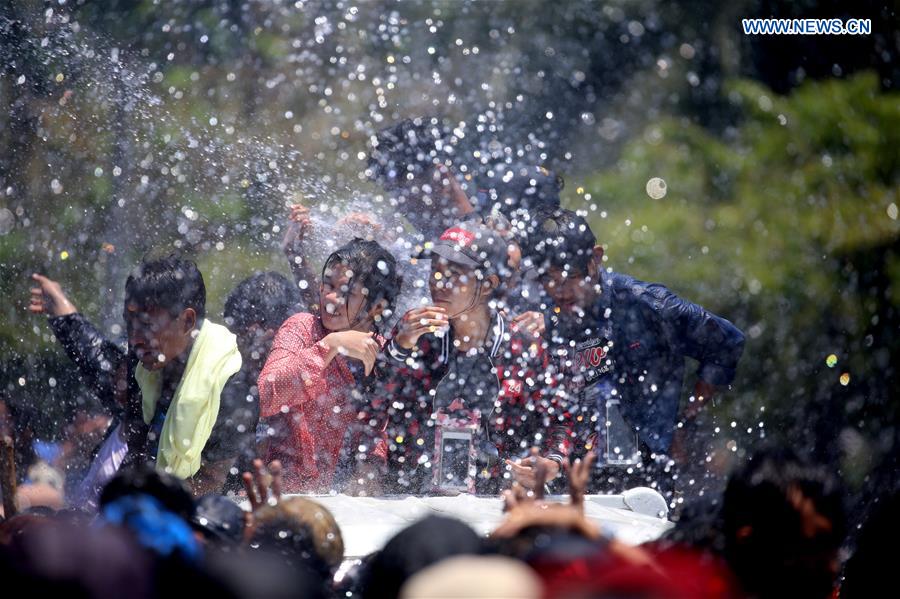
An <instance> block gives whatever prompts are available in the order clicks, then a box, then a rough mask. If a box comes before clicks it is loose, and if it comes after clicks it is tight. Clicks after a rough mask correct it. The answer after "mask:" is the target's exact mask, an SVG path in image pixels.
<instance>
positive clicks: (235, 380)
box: [0, 119, 877, 597]
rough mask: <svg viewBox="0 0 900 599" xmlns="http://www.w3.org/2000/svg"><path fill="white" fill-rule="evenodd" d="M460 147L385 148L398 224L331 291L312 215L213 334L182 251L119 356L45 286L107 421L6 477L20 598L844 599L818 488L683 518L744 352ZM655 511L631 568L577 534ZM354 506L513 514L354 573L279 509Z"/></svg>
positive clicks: (530, 179)
mask: <svg viewBox="0 0 900 599" xmlns="http://www.w3.org/2000/svg"><path fill="white" fill-rule="evenodd" d="M445 152H446V146H445V145H444V144H443V143H442V141H441V131H440V123H439V121H437V120H433V119H416V120H410V121H404V122H401V123H399V124H397V125H395V126H393V127H391V128H388V129H386V130H384V131H381V132H380V133H379V134H378V135H377V136H376V138H375V140H374V141H373V144H372V148H371V152H370V161H369V167H368V169H367V174H368V175H369V176H370V177H371V178H372V179H373V180H374V181H377V182H378V183H380V184H381V185H382V186H383V188H384V190H385V192H386V193H387V195H388V196H389V197H390V204H391V207H392V211H393V213H392V214H391V215H390V218H389V219H385V217H384V216H383V215H375V214H368V213H354V214H351V215H349V216H348V217H346V218H345V219H344V223H345V224H347V225H348V229H349V230H351V231H353V232H355V233H356V235H355V236H353V238H352V239H350V240H349V241H347V242H346V243H344V244H342V245H340V247H338V248H337V249H336V250H335V251H334V252H332V253H331V254H330V255H329V256H328V257H327V259H326V260H325V262H324V265H323V266H322V268H321V271H319V272H317V270H318V269H316V268H314V265H313V262H314V261H313V260H312V259H311V256H312V254H313V252H312V251H311V248H310V239H311V238H312V235H311V229H312V228H313V219H312V218H311V215H310V210H309V207H307V206H303V205H299V204H297V205H294V206H292V207H291V209H290V214H289V216H288V217H287V218H288V221H289V226H288V228H287V234H286V236H285V239H284V242H283V246H282V247H283V250H284V252H285V254H286V256H287V259H288V264H289V265H290V270H291V273H292V274H293V277H294V281H290V280H289V279H287V278H286V277H284V276H283V275H281V274H278V273H275V272H264V273H259V274H256V275H253V276H251V277H249V278H247V279H245V280H244V281H242V282H240V283H239V284H238V285H237V286H236V287H235V288H234V290H233V291H232V292H231V293H230V294H229V295H228V297H227V300H226V301H225V308H224V312H223V314H222V318H221V320H220V322H221V324H220V323H219V322H215V321H216V320H218V319H217V318H216V317H214V316H210V315H207V313H206V286H205V283H204V277H203V275H202V273H201V272H200V271H199V269H198V268H197V266H196V264H195V262H194V261H192V260H191V259H190V258H188V257H186V256H183V255H179V254H172V253H166V252H162V253H158V252H156V253H151V254H148V255H147V256H145V257H144V259H142V260H141V262H140V263H139V264H138V265H137V266H136V267H135V268H134V269H133V271H132V272H131V273H130V275H129V276H128V279H127V281H126V283H125V301H124V305H123V312H122V315H123V319H124V322H125V331H126V336H125V339H123V340H121V341H119V340H116V339H110V338H108V337H107V336H105V335H104V334H103V332H102V331H101V330H100V329H99V328H98V327H96V326H95V325H94V324H92V323H91V322H90V320H89V319H88V318H87V317H86V316H85V315H84V314H83V313H81V312H79V310H78V309H77V307H76V306H75V305H74V304H73V303H72V301H71V300H70V299H69V298H68V297H67V295H66V293H65V292H64V290H63V287H62V285H61V284H60V283H59V282H56V281H54V280H51V279H49V278H47V277H46V276H44V275H41V274H35V275H34V277H33V278H34V288H33V289H32V291H31V304H30V309H31V311H32V312H34V313H37V314H44V315H46V316H48V322H49V326H50V329H51V330H52V333H53V335H54V336H55V338H56V339H57V340H58V341H59V343H60V344H61V346H62V347H63V349H64V350H65V352H66V354H67V355H68V356H69V357H70V358H71V361H72V363H73V365H74V367H75V368H76V369H77V371H78V376H79V381H80V382H81V383H82V384H83V385H84V386H85V387H86V388H88V389H89V390H90V391H91V393H92V394H93V395H94V396H96V397H97V399H98V400H99V401H100V402H101V403H102V405H103V410H102V411H101V413H98V414H92V415H91V417H84V418H82V419H81V420H80V421H77V422H76V423H75V427H74V429H73V435H72V436H73V438H77V439H78V443H79V444H80V446H81V447H82V448H85V447H86V448H87V449H82V451H81V452H80V455H81V459H78V460H71V461H70V465H72V466H71V467H69V468H66V471H65V472H62V473H60V472H58V471H54V469H53V468H52V467H50V466H48V465H47V464H46V463H42V464H43V466H45V468H44V469H43V470H40V469H35V468H29V469H28V470H27V473H19V474H18V475H17V474H16V473H15V472H12V473H10V472H7V471H6V470H8V469H4V473H3V477H2V479H0V481H2V483H3V487H2V488H3V493H4V506H5V507H6V510H7V511H6V516H7V520H6V521H5V522H3V524H2V525H0V529H2V534H0V546H2V554H0V569H3V570H4V572H5V574H6V575H7V577H8V579H10V580H13V579H15V580H18V581H21V582H23V583H25V584H27V585H31V586H32V587H33V588H38V589H46V590H48V591H50V590H51V589H52V590H54V591H59V592H72V591H77V592H80V593H82V594H83V595H84V596H90V597H95V596H96V597H106V596H116V595H118V594H122V592H123V591H122V590H123V589H127V591H128V593H129V594H130V595H134V594H138V595H141V594H143V595H146V596H157V595H159V596H162V594H164V593H170V592H172V591H175V592H182V591H183V590H187V589H194V588H196V589H197V591H199V590H200V589H202V588H215V589H216V590H217V591H220V592H222V593H225V594H226V595H227V594H232V595H234V596H238V597H244V596H246V597H269V596H271V597H282V596H284V597H288V596H291V597H294V596H298V597H299V596H310V597H316V596H332V595H334V596H337V595H339V594H343V595H344V596H353V594H360V595H362V596H369V597H381V596H384V597H400V596H403V597H419V596H421V597H438V596H440V597H449V596H473V597H475V596H481V597H488V596H510V597H512V596H515V597H520V596H521V597H530V596H535V597H537V596H552V597H587V596H603V597H606V596H610V597H613V596H614V597H705V596H709V597H731V596H766V597H775V596H802V597H826V596H829V594H830V593H831V592H832V590H833V589H834V588H835V581H836V575H837V563H838V561H837V560H838V555H837V550H838V548H839V547H840V545H841V543H842V542H843V540H844V530H843V526H844V525H843V514H842V512H841V501H840V492H839V489H838V487H837V485H836V483H835V481H834V479H833V478H832V477H830V476H828V475H826V474H824V473H823V472H822V471H821V470H820V469H817V468H815V467H814V466H811V465H809V464H806V463H804V462H803V461H802V460H801V459H800V458H797V457H796V456H792V455H785V454H777V453H772V452H770V453H765V454H759V455H757V456H755V457H754V459H752V460H750V461H749V462H748V464H747V465H746V466H745V467H744V469H743V470H738V471H737V472H735V473H734V474H733V475H732V478H731V479H730V481H729V482H728V486H727V488H726V490H725V494H724V498H723V499H722V501H721V502H718V503H716V504H715V505H713V506H710V505H708V504H707V503H706V498H707V497H708V495H707V496H706V497H702V498H701V497H700V496H697V497H695V498H692V500H691V501H687V502H686V503H685V504H684V505H680V501H681V500H682V499H683V498H684V497H685V493H686V491H685V488H684V486H683V484H682V483H681V482H680V480H683V479H685V478H687V477H682V478H681V479H679V476H678V473H679V472H680V471H682V470H684V469H690V468H691V466H692V464H691V462H692V461H695V460H697V456H696V455H694V454H691V453H690V452H688V451H686V447H687V446H689V445H691V444H692V443H693V444H694V445H695V446H696V445H697V444H698V440H697V439H692V438H689V436H688V435H690V434H693V433H695V434H699V435H701V436H702V435H703V432H702V430H701V429H699V428H698V427H696V426H692V423H693V422H694V421H695V420H696V419H697V418H698V416H699V415H700V414H702V413H703V412H704V410H706V407H707V406H708V405H709V404H710V403H711V402H712V401H713V400H714V399H715V398H716V397H717V395H719V393H720V391H721V390H723V389H727V387H728V385H729V384H730V383H731V382H732V380H733V379H734V376H735V370H736V368H737V365H738V362H739V360H740V357H741V354H742V351H743V345H744V336H743V334H742V333H741V331H740V330H739V329H738V328H737V327H735V326H734V325H733V324H732V323H730V322H729V321H728V320H726V319H724V318H722V317H720V316H717V315H715V314H713V313H711V312H709V311H708V310H706V309H704V308H702V307H701V306H699V305H697V304H694V303H691V302H689V301H687V300H685V299H682V298H680V297H678V296H677V295H675V294H674V293H673V292H671V291H670V290H669V289H667V288H666V287H664V286H662V285H659V284H649V283H645V282H642V281H639V280H636V279H634V278H632V277H629V276H627V275H624V274H621V273H617V272H613V271H612V270H611V269H609V268H606V267H605V266H604V256H603V250H602V246H601V245H600V244H598V240H597V238H596V237H595V235H594V233H593V232H592V230H591V228H590V226H589V225H588V223H587V221H586V220H585V219H584V217H583V216H581V215H580V214H579V213H577V212H573V211H571V210H567V209H565V208H563V207H562V206H561V205H560V191H561V189H562V187H563V182H562V179H561V178H560V177H559V176H557V175H555V174H553V173H551V172H549V171H547V170H546V169H544V168H542V167H538V166H533V165H520V164H503V165H497V166H496V167H495V168H493V169H491V170H490V171H489V172H488V174H487V176H486V178H485V180H482V181H478V186H479V189H474V188H473V182H472V181H470V180H467V179H466V177H462V176H460V173H457V172H455V171H454V170H453V168H452V166H450V161H448V160H445V158H447V154H446V153H445ZM397 219H402V220H403V221H404V222H399V221H398V220H397ZM386 222H390V225H386V224H385V223H386ZM401 291H402V293H401ZM686 358H691V359H693V360H695V361H697V362H698V363H699V366H698V369H697V372H696V384H695V385H694V389H693V393H692V394H691V395H690V396H689V397H688V398H684V400H682V397H681V396H682V386H683V384H684V380H685V376H686V372H685V371H686ZM0 416H2V414H0ZM698 431H700V432H698ZM700 444H701V445H702V443H700ZM70 453H71V452H70ZM74 453H76V454H77V453H79V452H77V451H76V452H74ZM702 458H706V455H705V454H704V455H703V456H702ZM702 458H701V462H703V466H704V467H706V465H707V463H708V462H709V460H708V459H702ZM7 462H8V463H10V464H14V463H15V462H16V460H15V458H14V456H11V457H9V459H6V460H5V461H4V463H7ZM264 463H265V464H271V466H270V467H269V469H268V472H267V471H266V470H265V469H264V468H263V464H264ZM241 473H244V474H243V475H241ZM54 475H56V478H54ZM18 483H22V484H21V485H20V486H19V488H18V490H15V487H16V485H17V484H18ZM635 486H646V487H651V488H653V489H656V490H657V491H658V492H659V493H660V494H661V495H663V496H664V497H665V499H666V501H667V502H668V503H669V505H670V506H671V507H672V508H676V507H677V508H679V510H680V511H681V518H680V519H679V522H678V525H677V526H676V527H675V529H674V530H673V531H672V532H671V533H670V536H671V538H669V539H664V540H660V541H658V542H655V543H653V544H650V545H647V546H644V547H639V548H633V547H626V546H624V545H622V544H620V543H618V542H617V541H616V540H615V539H611V538H607V537H606V536H604V535H603V534H602V531H599V530H597V528H596V526H595V525H594V524H592V523H591V522H590V521H589V520H588V519H587V518H585V516H584V510H583V497H584V495H585V494H586V493H596V492H617V491H622V490H625V489H627V488H631V487H635ZM566 491H569V496H570V498H569V502H568V503H555V502H551V501H547V500H545V499H544V494H545V493H564V492H566ZM335 492H336V493H346V494H351V495H366V496H378V495H395V494H413V495H419V494H440V495H453V494H459V493H475V494H482V495H497V496H500V495H501V494H502V495H503V497H504V502H505V504H506V507H507V519H506V521H505V522H504V523H503V524H502V525H501V526H500V527H498V528H497V530H496V531H495V532H494V533H493V535H492V536H491V538H490V539H487V540H485V539H481V538H479V537H478V536H477V535H476V534H475V533H474V531H472V530H471V529H470V528H469V527H468V526H467V525H465V524H464V523H461V522H457V521H454V520H450V519H442V518H432V519H426V520H424V521H422V522H419V523H418V524H415V525H413V526H411V527H410V528H408V529H406V530H404V531H403V532H401V533H399V534H398V535H397V537H395V538H394V539H393V540H392V541H391V542H389V543H388V544H387V545H386V546H385V547H384V548H383V549H382V550H381V551H379V552H377V553H376V554H375V555H373V556H370V557H369V558H367V559H365V560H363V563H362V564H359V565H358V566H357V567H356V568H355V569H354V570H352V571H350V572H349V573H347V572H343V571H342V572H341V573H340V576H338V577H336V576H335V574H336V573H337V571H338V570H337V569H338V567H339V566H340V565H341V563H342V561H343V544H342V541H341V533H340V530H339V529H338V527H337V525H336V523H335V522H334V519H333V517H332V516H331V515H330V514H329V513H328V510H327V509H325V508H324V507H323V506H321V505H319V504H317V503H316V502H315V501H312V500H311V499H307V498H302V497H287V498H282V493H285V494H288V493H290V494H295V493H303V494H318V493H326V494H327V493H335ZM245 496H246V499H247V500H248V501H249V502H250V505H251V510H250V511H248V512H244V511H243V510H241V508H240V507H238V504H237V503H236V501H239V500H240V499H242V498H244V497H245ZM693 499H696V501H694V500H693ZM17 511H18V512H19V513H18V514H15V512H17ZM14 514H15V515H14ZM875 536H876V537H877V533H876V534H875ZM870 542H877V541H870ZM51 546H52V547H54V549H53V550H52V551H50V549H49V547H51ZM109 553H114V554H115V559H114V560H109V559H104V557H106V556H107V554H109ZM101 556H104V557H101ZM438 562H440V563H438ZM193 585H197V586H196V587H194V586H193ZM200 585H203V586H200ZM210 585H212V586H211V587H210ZM856 588H862V587H856ZM143 595H142V596H143ZM859 596H862V595H859Z"/></svg>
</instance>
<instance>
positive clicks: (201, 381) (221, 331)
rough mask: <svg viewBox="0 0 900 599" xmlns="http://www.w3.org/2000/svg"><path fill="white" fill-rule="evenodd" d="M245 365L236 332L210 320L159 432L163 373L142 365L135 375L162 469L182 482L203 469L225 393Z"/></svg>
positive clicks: (201, 330) (201, 328)
mask: <svg viewBox="0 0 900 599" xmlns="http://www.w3.org/2000/svg"><path fill="white" fill-rule="evenodd" d="M241 365H242V360H241V354H240V352H239V351H238V347H237V340H236V338H235V336H234V334H233V333H231V331H229V330H228V329H226V328H225V327H223V326H222V325H218V324H215V323H214V322H210V321H209V320H204V321H203V322H202V323H201V324H200V326H199V330H198V332H197V334H196V336H195V337H194V341H193V344H192V345H191V349H190V352H189V355H188V359H187V362H186V364H185V366H184V372H183V374H182V375H181V376H180V377H179V378H180V380H179V382H178V386H177V387H176V389H175V391H174V393H173V394H172V399H171V400H170V401H169V405H168V406H167V407H166V408H165V412H166V417H165V418H163V419H162V425H161V426H159V429H158V430H157V428H156V426H154V425H156V424H157V423H158V422H159V420H160V418H159V414H160V412H162V411H163V410H161V409H158V408H160V407H161V406H162V403H163V401H164V400H163V398H162V385H163V380H162V379H163V376H162V372H161V371H158V370H156V371H150V370H147V369H146V368H144V366H143V365H142V364H138V366H137V368H136V369H135V374H134V376H135V379H137V382H138V385H139V386H140V388H141V398H142V412H143V415H144V423H146V424H148V425H151V430H153V433H154V438H155V439H156V440H157V441H156V445H157V450H156V452H155V453H156V462H157V465H158V466H159V467H160V468H162V469H164V470H165V471H167V472H171V473H172V474H174V475H175V476H177V477H179V478H190V477H191V476H194V475H195V474H196V473H197V471H199V470H200V461H201V460H200V454H201V452H202V451H203V447H204V445H206V441H207V440H208V439H209V436H210V434H211V433H212V429H213V426H215V424H216V417H217V416H218V414H219V404H220V398H221V395H222V389H224V388H225V385H226V384H227V383H228V379H230V378H231V377H232V376H233V375H234V374H235V373H237V372H238V371H239V370H240V369H241Z"/></svg>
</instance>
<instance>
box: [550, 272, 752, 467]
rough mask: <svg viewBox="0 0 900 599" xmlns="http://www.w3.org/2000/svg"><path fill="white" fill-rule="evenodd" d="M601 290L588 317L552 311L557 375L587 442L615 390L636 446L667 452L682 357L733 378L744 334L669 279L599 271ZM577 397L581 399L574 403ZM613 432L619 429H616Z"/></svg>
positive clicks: (715, 378) (705, 372) (712, 376)
mask: <svg viewBox="0 0 900 599" xmlns="http://www.w3.org/2000/svg"><path fill="white" fill-rule="evenodd" d="M600 285H601V293H600V295H599V297H598V299H597V302H596V303H595V305H593V306H589V307H588V310H587V313H586V314H585V316H584V317H583V318H580V319H579V318H576V317H560V316H559V315H556V314H554V315H551V317H550V318H549V321H550V322H549V324H548V329H547V338H548V341H549V343H550V347H551V348H552V352H553V361H554V368H555V369H556V373H557V374H556V377H557V378H559V379H561V383H562V385H563V386H564V387H565V388H566V389H567V391H568V397H569V401H570V402H571V404H574V405H571V404H570V405H571V409H572V410H573V411H577V412H579V415H580V416H581V419H580V421H581V422H582V425H581V429H580V431H579V435H578V436H579V439H580V442H581V446H582V449H583V448H584V446H585V445H593V444H594V443H596V442H597V440H598V439H597V425H598V422H599V423H603V422H604V419H605V416H604V419H601V418H600V417H599V416H601V414H600V412H601V410H602V408H604V407H605V406H603V404H602V403H601V402H602V401H603V400H604V399H606V398H610V397H615V398H618V401H619V403H618V408H619V410H620V413H621V416H622V419H624V421H625V423H627V425H628V426H629V427H630V429H631V430H632V431H634V432H636V433H637V437H638V446H639V448H640V446H641V445H646V446H647V447H648V448H649V449H650V450H651V451H652V452H654V453H657V454H667V453H668V451H669V447H670V445H671V443H672V434H673V432H674V429H675V424H676V419H677V416H678V407H679V401H680V399H681V387H682V384H683V382H684V374H685V363H684V359H685V357H690V358H693V359H695V360H698V361H699V362H700V365H699V368H698V371H697V374H698V376H699V378H700V379H702V380H704V381H706V382H708V383H711V384H713V385H717V386H724V385H728V384H730V383H731V381H732V380H733V379H734V375H735V369H736V368H737V364H738V360H739V359H740V357H741V353H742V352H743V349H744V335H743V333H742V332H741V331H740V330H738V329H737V327H735V326H734V325H733V324H732V323H730V322H729V321H727V320H725V319H724V318H721V317H719V316H716V315H715V314H712V313H711V312H709V311H707V310H705V309H704V308H702V307H701V306H698V305H697V304H693V303H691V302H689V301H686V300H684V299H681V298H680V297H678V296H677V295H675V294H674V293H672V292H671V291H669V290H668V289H667V288H666V287H664V286H662V285H659V284H655V283H645V282H643V281H639V280H637V279H634V278H632V277H629V276H627V275H623V274H618V273H614V272H611V271H602V272H601V276H600ZM575 405H577V406H578V407H577V408H576V407H575ZM610 434H617V431H611V432H610Z"/></svg>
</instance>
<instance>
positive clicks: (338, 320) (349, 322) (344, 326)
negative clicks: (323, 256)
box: [319, 262, 366, 331]
mask: <svg viewBox="0 0 900 599" xmlns="http://www.w3.org/2000/svg"><path fill="white" fill-rule="evenodd" d="M354 276H355V273H354V272H353V271H352V270H350V267H349V266H347V265H346V264H343V263H341V262H334V263H332V264H329V265H328V268H326V269H325V272H324V273H323V276H322V285H321V286H320V287H319V293H320V297H321V301H322V308H321V310H320V312H321V315H322V326H324V327H325V329H326V330H329V331H346V330H348V329H351V328H356V327H358V326H360V324H361V323H362V322H363V321H365V320H366V318H364V317H363V315H362V313H361V312H362V310H363V309H364V308H365V306H366V294H365V293H364V291H363V289H362V286H361V285H359V284H358V282H357V281H354V280H353V279H354Z"/></svg>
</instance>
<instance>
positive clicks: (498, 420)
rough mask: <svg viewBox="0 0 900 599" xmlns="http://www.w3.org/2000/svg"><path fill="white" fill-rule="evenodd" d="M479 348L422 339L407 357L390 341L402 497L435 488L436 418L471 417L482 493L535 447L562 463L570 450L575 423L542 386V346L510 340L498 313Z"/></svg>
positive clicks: (389, 387)
mask: <svg viewBox="0 0 900 599" xmlns="http://www.w3.org/2000/svg"><path fill="white" fill-rule="evenodd" d="M492 318H493V323H494V324H493V326H492V328H491V330H490V332H489V335H488V339H487V340H486V343H485V345H484V346H483V348H481V349H480V350H472V351H470V352H461V351H459V350H456V349H454V345H453V332H452V329H450V330H449V331H448V332H447V333H446V334H445V335H444V336H443V337H440V338H439V337H436V336H434V335H424V336H422V337H420V338H419V341H418V343H417V345H416V347H415V348H414V349H413V350H411V351H407V350H404V349H402V348H400V347H399V346H398V345H397V344H395V343H394V342H393V341H391V342H390V343H389V344H388V347H387V352H386V353H387V355H388V358H389V359H387V360H386V364H387V365H388V368H389V372H388V374H387V375H386V376H385V379H384V389H383V391H382V392H383V393H384V395H385V396H386V397H387V398H389V400H388V402H386V406H385V407H386V408H387V410H386V414H385V419H386V421H387V426H386V437H387V443H388V449H389V469H390V475H391V477H392V480H391V481H390V483H391V485H396V487H397V488H396V489H395V490H397V491H398V492H413V493H424V492H428V491H429V490H431V487H432V484H433V475H432V470H431V468H432V465H433V462H434V460H435V457H436V456H435V455H434V454H435V451H436V449H435V422H436V419H435V417H434V415H435V414H438V413H441V414H444V415H448V416H450V417H452V418H471V417H472V414H473V412H474V411H475V410H477V411H478V418H477V425H479V426H480V430H478V432H477V434H476V435H475V437H474V445H475V446H476V452H477V471H478V479H477V482H476V485H475V488H476V491H477V492H479V493H493V492H495V491H497V490H499V487H500V486H502V484H501V483H502V482H503V481H502V480H501V477H502V460H503V459H506V458H517V457H521V456H524V455H526V454H527V452H528V450H529V449H530V447H532V446H538V447H541V448H543V452H544V455H546V456H548V457H553V458H556V459H558V460H560V461H561V460H562V459H563V458H564V457H565V456H567V455H568V452H569V448H570V445H571V436H572V423H571V418H570V415H569V413H568V412H566V411H564V410H563V409H562V408H561V405H560V404H559V402H558V401H557V398H556V397H555V395H554V393H553V392H552V390H551V389H550V388H549V387H548V386H546V385H545V384H544V382H545V381H544V367H545V366H546V361H547V358H548V356H547V355H546V353H545V352H543V351H542V349H541V347H540V343H529V341H528V340H527V339H526V338H524V337H522V336H519V335H511V334H510V333H509V332H508V330H507V323H506V320H505V319H504V318H503V317H502V315H500V314H499V313H496V314H493V315H492Z"/></svg>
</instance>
